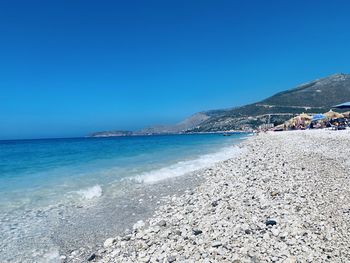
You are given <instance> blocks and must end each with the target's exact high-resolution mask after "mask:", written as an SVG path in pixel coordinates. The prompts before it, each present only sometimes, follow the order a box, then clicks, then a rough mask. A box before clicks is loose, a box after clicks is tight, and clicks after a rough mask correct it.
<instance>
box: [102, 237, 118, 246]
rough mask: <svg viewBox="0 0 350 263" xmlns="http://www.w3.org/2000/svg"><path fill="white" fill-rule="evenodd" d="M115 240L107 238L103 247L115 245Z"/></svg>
mask: <svg viewBox="0 0 350 263" xmlns="http://www.w3.org/2000/svg"><path fill="white" fill-rule="evenodd" d="M115 241H116V239H115V238H107V239H106V241H105V242H104V243H103V247H105V248H107V247H110V246H112V245H113V244H114V243H115Z"/></svg>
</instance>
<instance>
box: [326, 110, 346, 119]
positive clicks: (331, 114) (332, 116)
mask: <svg viewBox="0 0 350 263" xmlns="http://www.w3.org/2000/svg"><path fill="white" fill-rule="evenodd" d="M324 115H325V116H326V117H327V118H328V119H337V118H344V116H343V115H342V114H340V113H338V112H335V111H332V110H330V111H328V112H326V113H324Z"/></svg>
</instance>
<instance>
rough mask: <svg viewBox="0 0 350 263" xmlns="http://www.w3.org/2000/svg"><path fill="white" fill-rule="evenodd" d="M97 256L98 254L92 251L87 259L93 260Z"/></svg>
mask: <svg viewBox="0 0 350 263" xmlns="http://www.w3.org/2000/svg"><path fill="white" fill-rule="evenodd" d="M95 258H96V254H95V253H92V254H91V255H90V256H89V257H88V258H87V261H92V260H94V259H95Z"/></svg>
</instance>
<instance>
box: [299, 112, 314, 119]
mask: <svg viewBox="0 0 350 263" xmlns="http://www.w3.org/2000/svg"><path fill="white" fill-rule="evenodd" d="M299 117H300V118H301V119H303V120H312V117H311V116H310V115H307V114H306V113H302V114H300V115H299Z"/></svg>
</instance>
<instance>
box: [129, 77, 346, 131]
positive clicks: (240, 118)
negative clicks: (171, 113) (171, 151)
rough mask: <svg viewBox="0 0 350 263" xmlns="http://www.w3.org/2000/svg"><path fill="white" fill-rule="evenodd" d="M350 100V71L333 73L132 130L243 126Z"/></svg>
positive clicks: (327, 108) (259, 123)
mask: <svg viewBox="0 0 350 263" xmlns="http://www.w3.org/2000/svg"><path fill="white" fill-rule="evenodd" d="M345 101H350V74H343V73H340V74H334V75H331V76H329V77H325V78H321V79H317V80H314V81H311V82H308V83H305V84H301V85H299V86H297V87H296V88H293V89H289V90H286V91H283V92H280V93H277V94H275V95H273V96H271V97H269V98H267V99H264V100H262V101H259V102H256V103H253V104H249V105H245V106H242V107H237V108H231V109H221V110H210V111H204V112H199V113H196V114H194V115H192V116H190V117H189V118H187V119H185V120H183V121H181V122H180V123H177V124H175V125H158V126H152V127H148V128H145V129H142V130H139V131H135V132H133V134H134V135H143V134H171V133H189V132H213V131H228V130H244V129H251V128H256V127H257V126H259V125H261V124H263V123H267V122H271V123H275V124H280V123H283V122H284V121H285V120H287V119H289V118H291V117H292V116H294V115H295V114H298V113H302V112H305V113H320V112H325V111H328V110H329V109H330V108H331V107H332V106H334V105H335V104H339V103H342V102H345Z"/></svg>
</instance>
